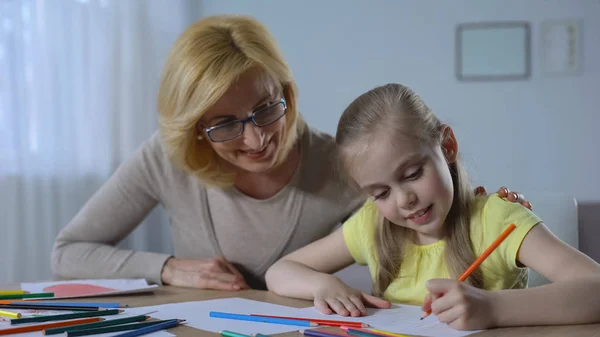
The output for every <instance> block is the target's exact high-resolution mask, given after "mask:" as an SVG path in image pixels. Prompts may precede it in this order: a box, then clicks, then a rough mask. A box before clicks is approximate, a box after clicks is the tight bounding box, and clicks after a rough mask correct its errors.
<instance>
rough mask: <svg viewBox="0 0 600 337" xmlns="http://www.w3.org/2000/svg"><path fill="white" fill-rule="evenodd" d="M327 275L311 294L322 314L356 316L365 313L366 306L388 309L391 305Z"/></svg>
mask: <svg viewBox="0 0 600 337" xmlns="http://www.w3.org/2000/svg"><path fill="white" fill-rule="evenodd" d="M327 276H329V277H327V278H326V279H325V280H324V282H323V284H322V285H321V286H320V287H318V288H317V290H316V291H315V293H314V294H313V295H314V303H315V308H317V309H318V310H319V311H321V312H322V313H324V314H327V315H329V314H332V313H337V314H338V315H341V316H353V317H358V316H364V315H366V314H367V309H366V306H369V307H375V308H382V309H388V308H390V307H391V305H392V304H391V303H390V302H389V301H386V300H384V299H381V298H379V297H375V296H371V295H368V294H365V293H363V292H361V291H360V290H358V289H354V288H350V287H348V286H347V285H346V284H344V282H342V281H341V280H340V279H338V278H337V277H335V276H333V275H327Z"/></svg>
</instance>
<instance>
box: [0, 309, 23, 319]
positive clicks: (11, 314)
mask: <svg viewBox="0 0 600 337" xmlns="http://www.w3.org/2000/svg"><path fill="white" fill-rule="evenodd" d="M0 316H2V317H8V318H21V314H20V313H18V312H12V311H4V310H0Z"/></svg>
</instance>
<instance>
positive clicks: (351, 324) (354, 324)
mask: <svg viewBox="0 0 600 337" xmlns="http://www.w3.org/2000/svg"><path fill="white" fill-rule="evenodd" d="M250 316H260V317H271V318H283V319H291V320H296V321H308V322H313V323H317V324H319V325H326V326H349V327H353V328H356V327H358V328H368V327H369V324H366V323H361V322H348V321H336V320H332V319H317V318H302V317H287V316H272V315H260V314H251V315H250Z"/></svg>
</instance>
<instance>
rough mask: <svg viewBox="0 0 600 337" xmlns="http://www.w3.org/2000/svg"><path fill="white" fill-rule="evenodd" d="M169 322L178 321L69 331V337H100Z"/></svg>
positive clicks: (67, 334)
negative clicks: (99, 336)
mask: <svg viewBox="0 0 600 337" xmlns="http://www.w3.org/2000/svg"><path fill="white" fill-rule="evenodd" d="M169 321H176V320H173V319H169V320H162V321H152V322H144V323H132V324H120V325H111V326H105V327H101V328H94V329H81V330H73V331H67V332H66V336H67V337H78V336H89V335H98V334H101V333H109V332H119V331H128V330H136V329H141V328H146V327H149V326H152V325H155V324H161V323H165V322H169Z"/></svg>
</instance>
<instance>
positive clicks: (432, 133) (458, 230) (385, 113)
mask: <svg viewBox="0 0 600 337" xmlns="http://www.w3.org/2000/svg"><path fill="white" fill-rule="evenodd" d="M443 128H444V125H443V124H442V123H441V122H440V120H439V119H438V118H437V117H436V116H435V115H434V114H433V112H432V111H431V110H430V109H429V108H428V107H427V106H426V105H425V103H424V102H423V101H422V100H421V98H420V97H419V96H418V95H417V94H415V93H414V92H413V91H412V90H411V89H410V88H408V87H406V86H403V85H400V84H387V85H384V86H381V87H377V88H375V89H372V90H370V91H368V92H366V93H365V94H363V95H361V96H359V97H358V98H357V99H355V100H354V101H353V102H352V103H351V104H350V105H349V106H348V107H347V108H346V110H345V111H344V113H343V115H342V117H341V119H340V121H339V123H338V128H337V133H336V143H337V144H338V146H339V149H340V161H341V163H342V165H343V166H344V167H345V169H346V172H348V170H351V169H352V165H359V164H358V163H353V160H352V159H355V158H353V157H355V156H356V155H357V153H356V152H354V153H350V151H349V149H350V146H353V147H352V149H353V151H355V150H356V147H355V145H356V144H359V145H360V146H362V145H361V143H360V142H365V141H367V144H366V145H365V146H362V147H363V149H362V150H363V151H368V148H369V146H370V144H368V142H369V139H373V138H372V137H373V136H375V135H377V134H379V133H387V134H389V135H395V134H402V135H406V136H408V137H416V138H417V139H419V140H420V141H422V142H425V143H426V144H429V145H431V146H441V142H442V137H443ZM448 167H449V169H450V174H451V176H452V182H453V185H454V198H453V201H452V206H451V207H450V212H449V213H448V216H447V218H446V221H445V240H446V248H445V252H444V256H445V259H446V263H447V265H448V267H449V270H448V271H449V273H450V274H451V275H452V276H453V277H456V278H458V277H459V275H460V274H461V273H462V272H463V271H464V270H465V269H467V267H469V265H470V264H471V263H472V262H473V261H474V259H475V256H474V253H473V245H472V242H471V238H470V235H469V234H470V217H471V204H472V201H473V199H474V194H473V192H472V190H471V185H470V183H469V181H468V177H467V175H466V172H465V169H464V168H463V166H462V164H461V163H460V161H459V160H458V158H457V160H456V161H455V162H453V163H449V164H448ZM376 228H377V233H376V235H375V243H376V249H377V260H378V264H379V266H378V269H377V275H376V277H375V283H374V284H373V293H374V294H375V295H376V296H382V295H383V293H384V292H385V290H386V289H387V287H388V286H389V284H390V283H391V282H392V281H393V280H394V279H395V278H397V277H399V275H400V268H401V265H402V260H403V257H404V254H405V251H406V247H407V244H408V243H409V242H410V240H411V238H413V235H414V232H413V230H411V229H408V228H405V227H401V226H397V225H395V224H393V223H390V221H389V220H387V219H385V218H383V217H381V219H380V221H379V223H378V224H377V226H376ZM467 282H469V283H470V284H472V285H474V286H476V287H479V288H482V287H483V273H482V272H481V270H480V269H477V270H476V271H475V272H474V273H472V274H471V276H470V277H469V279H468V280H467Z"/></svg>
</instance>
